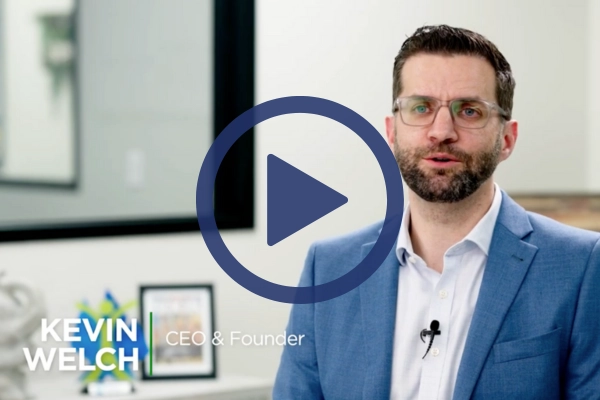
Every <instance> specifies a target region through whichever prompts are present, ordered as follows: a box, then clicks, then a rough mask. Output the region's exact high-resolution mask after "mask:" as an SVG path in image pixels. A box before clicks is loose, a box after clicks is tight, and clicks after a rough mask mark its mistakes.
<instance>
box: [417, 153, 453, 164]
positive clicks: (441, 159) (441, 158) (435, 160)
mask: <svg viewBox="0 0 600 400" xmlns="http://www.w3.org/2000/svg"><path fill="white" fill-rule="evenodd" d="M425 160H426V161H428V162H429V164H432V165H434V166H450V165H454V164H457V163H459V162H460V161H459V160H458V159H457V158H456V157H454V156H451V155H450V154H434V155H431V156H429V157H426V158H425Z"/></svg>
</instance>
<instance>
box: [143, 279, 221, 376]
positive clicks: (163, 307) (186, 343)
mask: <svg viewBox="0 0 600 400" xmlns="http://www.w3.org/2000/svg"><path fill="white" fill-rule="evenodd" d="M140 317H141V324H142V327H143V331H144V337H145V339H146V343H147V344H148V355H147V356H146V359H145V360H144V361H143V362H142V379H144V380H149V379H183V378H215V377H216V351H215V350H216V349H215V345H214V344H213V341H212V339H213V337H214V332H215V322H214V321H215V317H214V303H213V288H212V285H201V284H198V285H192V284H186V285H152V286H141V287H140Z"/></svg>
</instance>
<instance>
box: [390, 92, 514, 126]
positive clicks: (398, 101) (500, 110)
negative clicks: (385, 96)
mask: <svg viewBox="0 0 600 400" xmlns="http://www.w3.org/2000/svg"><path fill="white" fill-rule="evenodd" d="M407 99H423V100H434V101H436V102H437V103H438V106H437V108H436V109H435V111H434V113H433V119H432V120H431V122H430V123H428V124H424V125H414V124H407V123H406V122H405V121H404V118H402V111H401V108H400V104H401V102H402V100H407ZM456 101H477V102H480V103H483V104H485V106H486V107H487V109H488V112H489V113H488V118H487V120H486V121H485V123H484V124H483V126H481V127H478V128H473V127H468V126H462V125H460V124H457V123H456V120H455V119H454V114H453V113H452V111H451V110H452V104H453V103H454V102H456ZM442 107H448V111H449V112H450V117H451V118H452V123H453V124H454V126H458V127H460V128H463V129H483V128H485V127H486V126H487V124H488V122H490V119H491V117H492V111H494V110H496V111H497V112H498V114H499V115H500V116H501V117H502V118H503V119H505V120H508V113H507V112H506V111H504V109H503V108H502V107H500V106H499V105H498V104H496V103H492V102H490V101H485V100H482V99H478V98H474V97H459V98H456V99H452V100H446V101H444V100H441V99H438V98H436V97H431V96H405V97H397V98H396V100H394V107H393V109H392V112H393V113H394V114H395V113H396V112H398V114H400V120H401V121H402V123H403V124H404V125H407V126H417V127H424V126H430V125H433V123H434V122H435V119H436V118H437V115H438V112H439V111H440V108H442Z"/></svg>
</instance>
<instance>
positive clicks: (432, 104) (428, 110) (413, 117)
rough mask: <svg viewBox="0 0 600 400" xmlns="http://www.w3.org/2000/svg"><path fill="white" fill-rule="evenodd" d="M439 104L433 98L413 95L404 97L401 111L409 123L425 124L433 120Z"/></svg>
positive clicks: (405, 121)
mask: <svg viewBox="0 0 600 400" xmlns="http://www.w3.org/2000/svg"><path fill="white" fill-rule="evenodd" d="M437 107H438V104H437V102H436V101H435V100H433V99H427V98H418V97H411V98H405V99H402V103H401V104H400V112H401V116H402V121H403V122H404V123H405V124H407V125H414V126H424V125H429V124H431V123H432V122H433V118H434V117H435V110H436V109H437Z"/></svg>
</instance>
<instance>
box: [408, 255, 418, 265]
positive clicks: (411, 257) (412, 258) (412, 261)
mask: <svg viewBox="0 0 600 400" xmlns="http://www.w3.org/2000/svg"><path fill="white" fill-rule="evenodd" d="M408 262H409V263H411V264H414V263H416V262H417V260H416V259H415V258H414V257H413V256H410V257H408Z"/></svg>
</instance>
